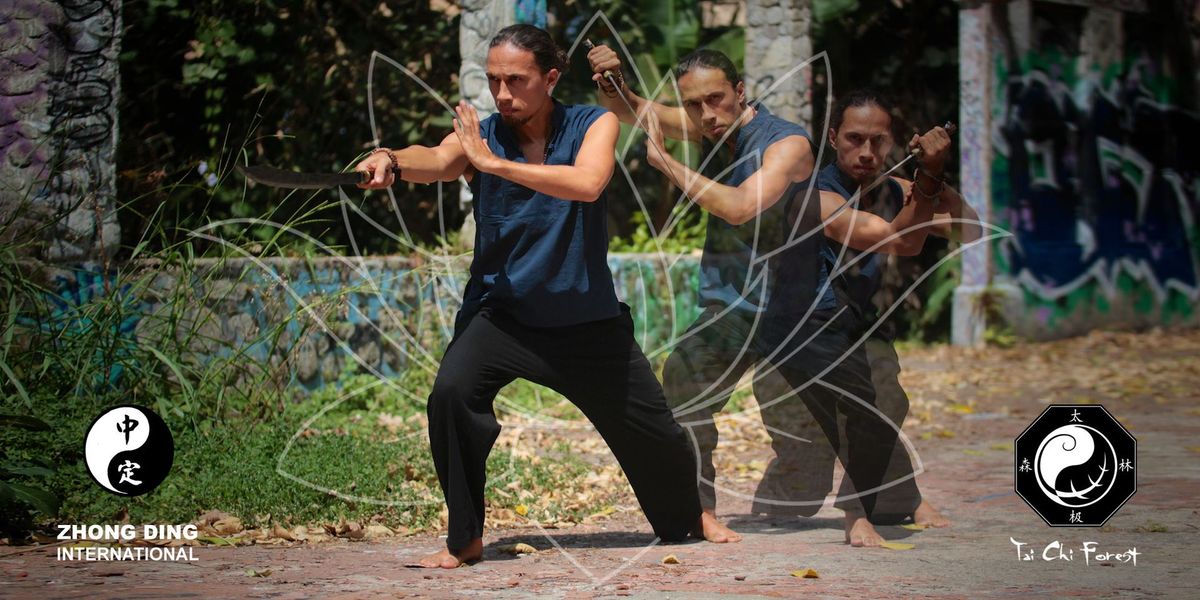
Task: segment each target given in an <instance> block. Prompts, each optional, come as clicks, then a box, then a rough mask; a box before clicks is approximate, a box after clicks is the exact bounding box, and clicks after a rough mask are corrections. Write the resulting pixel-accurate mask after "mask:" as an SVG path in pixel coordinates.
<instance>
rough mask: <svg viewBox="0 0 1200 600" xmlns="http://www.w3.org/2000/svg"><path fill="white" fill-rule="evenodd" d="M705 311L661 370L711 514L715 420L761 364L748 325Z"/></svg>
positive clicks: (735, 315)
mask: <svg viewBox="0 0 1200 600" xmlns="http://www.w3.org/2000/svg"><path fill="white" fill-rule="evenodd" d="M751 318H752V317H748V316H746V315H744V314H742V313H740V312H736V311H732V312H728V313H726V314H725V315H724V316H721V308H720V307H717V306H710V307H708V308H705V310H704V311H703V312H702V313H701V314H700V316H699V317H697V318H696V320H695V321H694V322H693V323H692V324H691V325H690V326H689V327H688V329H687V331H686V332H684V333H683V335H681V336H680V338H681V339H680V341H679V343H678V344H677V345H676V346H675V348H674V349H673V350H672V351H671V354H670V355H669V356H668V357H667V362H666V365H665V366H664V367H663V391H664V392H665V393H666V396H667V404H669V405H670V406H671V409H672V410H673V411H674V413H675V418H676V419H678V420H679V421H680V422H681V423H685V424H686V425H685V428H686V429H687V431H688V433H689V434H691V436H692V438H693V440H694V441H695V448H696V449H697V450H698V453H697V456H696V459H697V462H698V463H699V464H698V468H697V471H698V472H699V487H700V505H701V506H702V507H704V508H706V509H715V508H716V506H717V493H716V490H715V489H714V488H713V484H712V482H713V481H715V480H716V476H717V469H716V465H715V464H713V450H715V449H716V447H717V442H718V433H717V426H716V424H715V422H714V418H715V416H716V415H717V413H719V412H721V411H722V410H724V408H725V405H726V404H728V403H729V398H730V396H731V390H732V389H733V387H734V386H735V385H737V382H738V380H740V379H741V378H742V375H743V374H744V373H745V372H746V371H747V370H749V369H750V367H752V366H753V365H754V363H755V362H756V361H758V360H759V358H761V357H760V356H759V354H758V348H757V346H755V345H754V343H753V340H752V339H751V336H750V332H751V321H750V319H751Z"/></svg>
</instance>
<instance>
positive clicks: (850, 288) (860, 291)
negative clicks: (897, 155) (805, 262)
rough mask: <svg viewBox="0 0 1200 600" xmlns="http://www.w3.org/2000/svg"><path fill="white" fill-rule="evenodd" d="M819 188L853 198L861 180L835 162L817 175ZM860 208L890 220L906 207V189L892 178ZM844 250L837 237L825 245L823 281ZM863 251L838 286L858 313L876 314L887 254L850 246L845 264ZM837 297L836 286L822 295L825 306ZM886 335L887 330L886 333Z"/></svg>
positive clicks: (823, 305) (860, 204) (840, 277)
mask: <svg viewBox="0 0 1200 600" xmlns="http://www.w3.org/2000/svg"><path fill="white" fill-rule="evenodd" d="M817 187H818V188H820V189H822V190H824V191H828V192H834V193H836V194H838V195H839V196H841V197H842V198H845V199H847V200H849V199H850V198H851V197H852V196H854V192H855V191H857V190H858V182H857V181H855V180H854V178H853V177H851V176H849V175H847V174H846V173H843V172H842V170H841V169H839V168H838V166H837V164H836V163H834V164H831V165H829V166H827V167H825V168H824V169H821V172H820V173H819V174H818V175H817ZM857 208H858V209H859V210H863V211H867V212H870V213H872V214H875V215H878V216H880V217H882V218H884V219H886V220H888V221H891V220H892V219H894V218H896V215H897V214H898V213H899V212H900V210H901V209H902V208H904V189H903V188H901V187H900V184H899V183H896V180H895V179H892V178H890V177H889V178H888V180H887V182H886V183H884V184H883V185H880V186H879V187H877V188H875V189H874V190H872V191H871V193H870V194H868V195H867V196H866V197H863V198H860V199H859V203H858V206H857ZM841 251H842V245H841V244H840V243H838V242H837V241H836V240H828V241H827V243H826V246H825V251H824V252H825V259H826V264H824V265H822V267H823V268H822V273H821V276H822V278H823V279H822V281H824V279H827V278H828V276H829V272H830V271H829V270H828V269H829V268H830V267H831V266H832V265H833V264H834V262H835V261H836V260H837V255H838V253H839V252H841ZM860 254H866V255H867V256H865V257H864V258H862V259H860V260H859V261H858V262H857V263H855V264H854V265H853V266H851V267H850V268H849V269H847V270H846V271H845V272H843V273H842V274H841V275H840V276H839V277H838V280H837V281H835V282H834V285H838V286H840V287H841V289H842V290H843V291H844V292H845V299H846V301H848V302H849V303H850V304H851V305H852V306H851V308H853V309H854V310H855V311H856V312H858V314H860V315H872V314H874V313H875V304H874V300H873V299H874V296H875V293H876V292H877V291H879V288H880V286H881V285H882V283H883V270H884V268H885V266H886V265H885V260H886V259H885V257H884V256H881V255H879V254H875V253H867V252H862V251H859V250H855V249H853V248H849V247H847V248H846V249H845V254H844V255H843V256H842V264H846V263H849V262H850V261H851V260H854V259H855V257H857V256H859V255H860ZM837 302H838V301H837V298H836V297H835V295H834V292H833V290H832V288H831V289H830V290H829V291H827V292H826V293H825V294H824V295H823V296H822V297H821V304H820V306H821V307H826V306H836V305H837ZM884 333H885V334H886V333H887V332H884Z"/></svg>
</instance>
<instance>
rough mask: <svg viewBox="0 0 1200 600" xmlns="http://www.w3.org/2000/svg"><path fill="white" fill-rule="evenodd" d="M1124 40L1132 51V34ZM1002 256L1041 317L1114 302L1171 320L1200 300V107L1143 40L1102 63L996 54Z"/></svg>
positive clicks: (1003, 267)
mask: <svg viewBox="0 0 1200 600" xmlns="http://www.w3.org/2000/svg"><path fill="white" fill-rule="evenodd" d="M1128 46H1129V47H1135V48H1136V47H1137V46H1136V45H1134V44H1128ZM995 68H996V71H995V73H996V79H995V81H996V82H997V86H996V89H995V94H996V97H995V99H994V102H993V107H994V108H993V110H994V111H995V112H994V114H993V118H992V128H993V129H992V135H991V138H992V144H993V149H994V151H995V152H994V154H993V161H992V186H993V187H992V191H993V195H992V199H993V215H994V216H995V218H996V219H997V221H998V222H999V224H1001V225H1003V226H1005V227H1006V228H1008V229H1009V230H1011V231H1012V232H1013V234H1014V236H1013V237H1011V238H1006V239H1003V240H1001V241H999V242H998V246H997V250H998V251H997V252H996V266H997V271H998V272H999V273H1006V274H1008V275H1009V276H1011V277H1012V279H1014V280H1015V281H1016V282H1018V283H1019V284H1020V286H1021V287H1022V289H1023V290H1024V295H1025V305H1026V307H1027V309H1028V310H1029V311H1030V313H1031V314H1032V315H1034V317H1035V318H1036V319H1037V320H1038V321H1039V322H1040V323H1041V324H1042V325H1048V326H1051V327H1053V326H1054V325H1055V321H1056V320H1059V319H1061V318H1063V317H1065V316H1068V315H1070V314H1071V313H1073V312H1077V311H1079V310H1080V308H1081V307H1083V306H1088V307H1091V308H1094V309H1096V310H1098V311H1099V312H1101V313H1103V312H1105V311H1107V310H1109V307H1110V305H1111V301H1112V300H1113V299H1114V298H1124V299H1125V300H1130V303H1131V305H1132V306H1133V307H1134V309H1135V311H1136V312H1138V313H1140V314H1142V315H1148V314H1151V313H1158V314H1159V316H1160V318H1161V319H1162V320H1164V321H1169V320H1171V319H1173V318H1180V317H1183V318H1186V317H1190V316H1191V315H1192V311H1193V304H1194V303H1195V301H1196V300H1197V299H1198V298H1200V285H1198V283H1200V277H1198V266H1200V261H1198V250H1200V245H1198V244H1197V236H1198V233H1200V232H1198V230H1197V226H1196V222H1195V216H1194V215H1195V214H1196V212H1197V208H1198V206H1200V155H1198V154H1197V153H1195V152H1190V151H1188V149H1187V145H1188V144H1190V143H1191V142H1192V141H1193V140H1195V139H1197V137H1196V136H1197V134H1200V116H1198V115H1196V114H1195V113H1190V112H1188V111H1186V110H1184V109H1182V108H1180V107H1177V106H1175V105H1174V104H1173V103H1172V100H1173V98H1174V97H1175V86H1174V84H1173V81H1172V79H1171V77H1170V76H1168V75H1167V73H1166V71H1165V69H1164V65H1163V61H1162V60H1161V59H1159V58H1156V57H1154V56H1152V55H1151V54H1150V53H1149V52H1147V51H1146V50H1144V49H1136V50H1132V51H1126V53H1125V56H1124V58H1123V59H1121V60H1114V61H1111V62H1110V63H1109V64H1104V65H1101V64H1096V63H1094V62H1092V61H1089V60H1088V59H1087V58H1086V57H1084V56H1082V55H1081V53H1079V52H1072V51H1069V50H1063V49H1062V48H1061V46H1060V47H1054V46H1051V47H1041V48H1036V49H1034V50H1031V51H1030V52H1028V53H1027V54H1025V55H1024V56H1022V57H1021V58H1020V59H1019V60H1014V57H1013V56H1012V55H1011V54H1010V56H1008V57H1006V56H1004V55H1001V54H998V55H996V57H995Z"/></svg>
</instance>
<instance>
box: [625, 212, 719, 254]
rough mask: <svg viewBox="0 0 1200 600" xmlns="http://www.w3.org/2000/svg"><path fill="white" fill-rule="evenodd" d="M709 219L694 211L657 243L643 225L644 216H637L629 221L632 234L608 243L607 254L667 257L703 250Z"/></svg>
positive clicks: (638, 213)
mask: <svg viewBox="0 0 1200 600" xmlns="http://www.w3.org/2000/svg"><path fill="white" fill-rule="evenodd" d="M708 219H709V216H708V212H706V211H702V210H695V209H693V210H692V211H690V212H689V213H688V215H687V216H685V217H684V220H683V222H682V223H680V224H679V225H677V226H676V227H675V229H674V230H673V231H671V234H670V235H669V236H667V237H663V238H661V239H658V240H657V241H656V240H655V236H654V235H653V234H652V233H651V231H650V226H649V224H648V223H647V222H646V215H645V213H642V212H636V213H634V214H633V216H632V218H631V221H632V222H633V224H634V230H633V232H632V233H631V234H630V235H629V237H627V238H618V237H614V238H612V239H611V240H609V244H608V250H609V251H610V252H634V253H655V252H666V253H668V254H678V253H681V252H692V251H695V250H701V249H702V248H703V247H704V236H705V230H706V228H707V226H708Z"/></svg>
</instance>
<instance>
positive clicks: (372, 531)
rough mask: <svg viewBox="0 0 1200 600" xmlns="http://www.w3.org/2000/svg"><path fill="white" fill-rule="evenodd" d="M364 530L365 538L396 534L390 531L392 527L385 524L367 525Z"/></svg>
mask: <svg viewBox="0 0 1200 600" xmlns="http://www.w3.org/2000/svg"><path fill="white" fill-rule="evenodd" d="M365 531H366V537H367V539H376V538H381V537H391V536H393V535H396V532H395V531H392V528H390V527H388V526H387V525H378V524H376V525H367V528H366V530H365Z"/></svg>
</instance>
